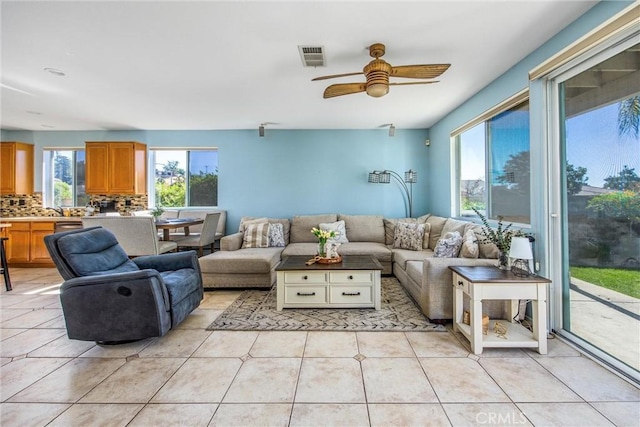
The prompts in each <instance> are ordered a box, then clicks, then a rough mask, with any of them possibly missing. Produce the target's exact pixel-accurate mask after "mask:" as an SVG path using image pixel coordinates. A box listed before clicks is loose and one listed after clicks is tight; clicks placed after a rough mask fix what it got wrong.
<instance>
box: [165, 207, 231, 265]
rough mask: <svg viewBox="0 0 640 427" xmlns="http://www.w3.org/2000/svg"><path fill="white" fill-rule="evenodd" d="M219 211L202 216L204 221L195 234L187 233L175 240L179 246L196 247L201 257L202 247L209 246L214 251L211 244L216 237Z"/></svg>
mask: <svg viewBox="0 0 640 427" xmlns="http://www.w3.org/2000/svg"><path fill="white" fill-rule="evenodd" d="M220 215H221V214H220V212H216V213H208V214H207V215H206V216H205V217H204V223H203V224H202V231H201V232H200V233H197V234H189V235H188V236H184V237H182V238H179V239H177V240H175V242H176V243H177V244H178V249H180V248H198V256H199V257H201V256H202V255H203V254H204V247H205V246H210V247H211V252H213V251H214V248H213V245H214V243H215V241H216V239H217V238H218V237H217V236H216V231H217V230H218V221H219V220H220Z"/></svg>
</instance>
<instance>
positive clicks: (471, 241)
mask: <svg viewBox="0 0 640 427" xmlns="http://www.w3.org/2000/svg"><path fill="white" fill-rule="evenodd" d="M460 256H461V257H462V258H478V257H479V256H480V245H478V238H477V237H476V233H474V232H473V230H471V229H468V230H467V231H466V232H465V233H464V236H462V247H461V248H460Z"/></svg>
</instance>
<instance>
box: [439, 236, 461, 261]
mask: <svg viewBox="0 0 640 427" xmlns="http://www.w3.org/2000/svg"><path fill="white" fill-rule="evenodd" d="M461 246H462V236H461V235H460V233H458V232H457V231H452V232H449V233H447V234H445V235H444V236H442V238H441V239H439V240H438V243H437V244H436V248H435V249H434V251H433V252H434V253H433V256H434V257H436V258H457V257H458V252H460V247H461Z"/></svg>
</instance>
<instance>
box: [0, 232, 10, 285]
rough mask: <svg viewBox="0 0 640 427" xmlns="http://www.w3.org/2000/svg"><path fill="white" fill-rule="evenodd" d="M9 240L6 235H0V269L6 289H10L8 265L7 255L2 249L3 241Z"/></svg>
mask: <svg viewBox="0 0 640 427" xmlns="http://www.w3.org/2000/svg"><path fill="white" fill-rule="evenodd" d="M5 240H9V238H8V237H0V270H2V275H3V276H4V284H5V286H6V287H7V290H8V291H10V290H11V289H12V288H11V278H10V277H9V266H8V265H7V255H6V253H5V250H4V241H5Z"/></svg>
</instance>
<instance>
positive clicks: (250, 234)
mask: <svg viewBox="0 0 640 427" xmlns="http://www.w3.org/2000/svg"><path fill="white" fill-rule="evenodd" d="M268 247H269V223H268V222H262V223H260V224H249V225H247V226H246V227H245V229H244V238H243V240H242V248H243V249H244V248H268Z"/></svg>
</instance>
